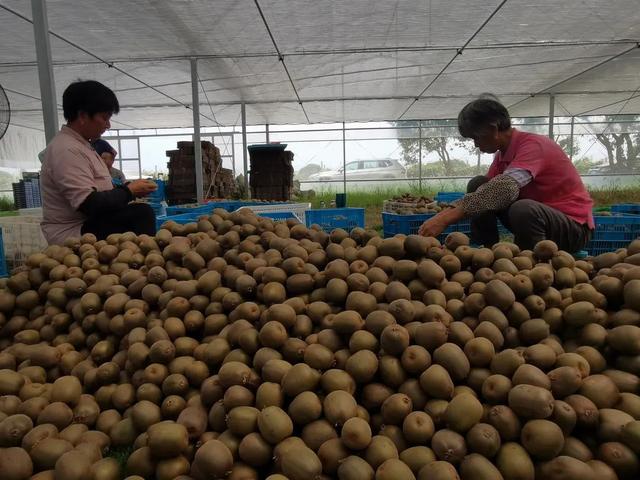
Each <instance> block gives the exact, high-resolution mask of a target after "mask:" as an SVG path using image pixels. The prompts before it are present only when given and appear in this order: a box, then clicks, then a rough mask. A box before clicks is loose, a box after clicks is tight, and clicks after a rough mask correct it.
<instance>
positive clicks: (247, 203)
mask: <svg viewBox="0 0 640 480" xmlns="http://www.w3.org/2000/svg"><path fill="white" fill-rule="evenodd" d="M284 203H285V202H277V203H264V202H255V201H251V200H221V201H217V202H208V203H205V204H202V205H195V204H192V205H173V206H170V207H167V215H180V214H182V213H195V212H199V213H200V214H208V213H211V212H213V211H214V210H215V209H216V208H222V209H224V210H227V211H228V212H233V211H234V210H237V209H239V208H242V207H252V206H254V205H283V204H284Z"/></svg>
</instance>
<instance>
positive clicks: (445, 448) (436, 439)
mask: <svg viewBox="0 0 640 480" xmlns="http://www.w3.org/2000/svg"><path fill="white" fill-rule="evenodd" d="M431 448H432V449H433V451H434V453H435V454H436V457H438V459H440V460H444V461H447V462H449V463H452V464H454V465H457V464H458V463H460V462H461V461H462V459H463V458H464V457H465V455H466V454H467V446H466V443H465V440H464V437H463V436H462V435H460V434H458V433H456V432H454V431H453V430H447V429H443V430H438V431H437V432H436V433H435V434H434V435H433V438H432V439H431Z"/></svg>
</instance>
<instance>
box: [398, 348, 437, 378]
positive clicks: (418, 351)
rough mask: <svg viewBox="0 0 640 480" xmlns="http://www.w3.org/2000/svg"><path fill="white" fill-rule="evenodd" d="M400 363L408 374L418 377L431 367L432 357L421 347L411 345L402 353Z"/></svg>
mask: <svg viewBox="0 0 640 480" xmlns="http://www.w3.org/2000/svg"><path fill="white" fill-rule="evenodd" d="M400 362H401V364H402V368H403V369H404V370H405V371H406V372H407V373H409V374H412V375H417V374H419V373H422V372H424V371H425V370H426V369H427V368H428V367H429V365H431V355H430V354H429V352H428V351H427V349H426V348H424V347H421V346H420V345H410V346H408V347H407V348H405V349H404V351H403V352H402V356H401V359H400Z"/></svg>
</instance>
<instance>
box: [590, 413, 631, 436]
mask: <svg viewBox="0 0 640 480" xmlns="http://www.w3.org/2000/svg"><path fill="white" fill-rule="evenodd" d="M599 414H600V418H599V422H598V438H599V439H600V440H602V441H605V442H607V441H619V440H620V437H621V432H622V428H623V427H624V426H625V425H627V424H629V423H631V422H633V421H634V420H635V419H634V418H633V417H632V416H631V415H629V414H628V413H625V412H623V411H621V410H616V409H613V408H601V409H600V410H599Z"/></svg>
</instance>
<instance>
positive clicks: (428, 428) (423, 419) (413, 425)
mask: <svg viewBox="0 0 640 480" xmlns="http://www.w3.org/2000/svg"><path fill="white" fill-rule="evenodd" d="M402 432H403V434H404V437H405V439H406V440H407V442H408V443H409V444H411V445H422V444H426V443H427V442H429V440H431V437H433V434H434V432H435V426H434V423H433V420H432V419H431V417H430V416H429V415H428V414H427V413H425V412H419V411H414V412H411V413H409V414H408V415H407V416H406V417H405V418H404V420H403V422H402Z"/></svg>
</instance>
